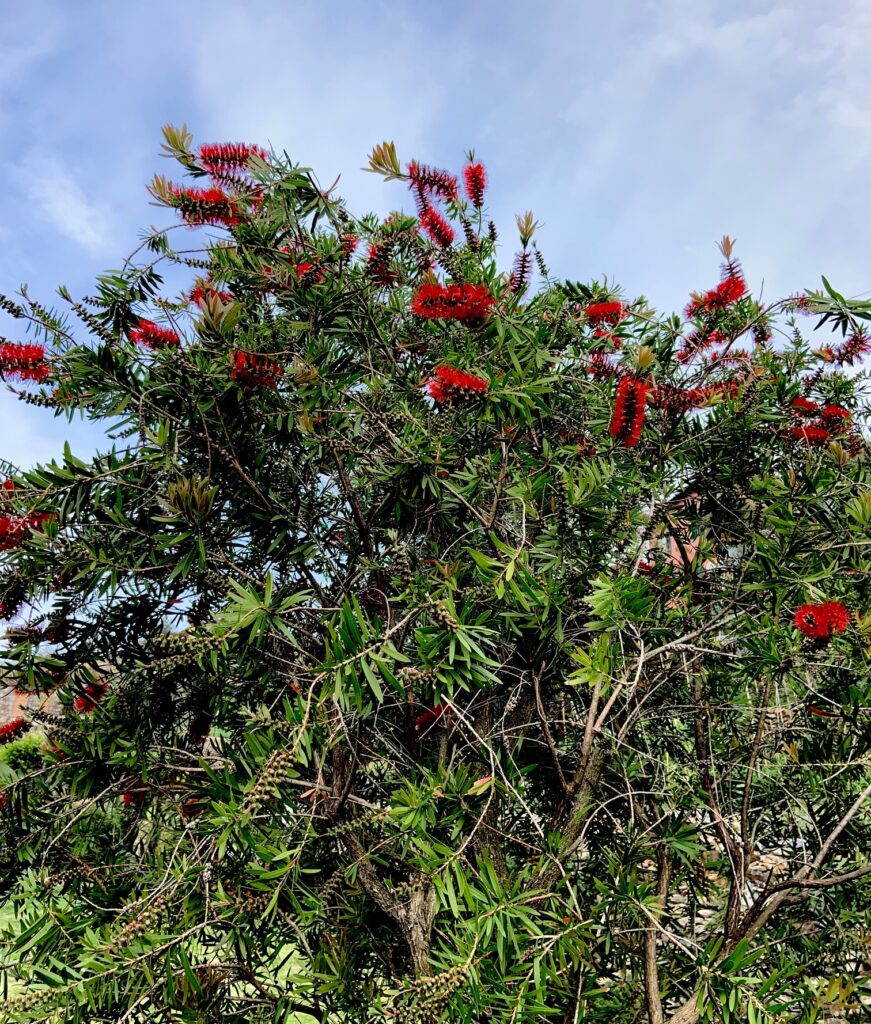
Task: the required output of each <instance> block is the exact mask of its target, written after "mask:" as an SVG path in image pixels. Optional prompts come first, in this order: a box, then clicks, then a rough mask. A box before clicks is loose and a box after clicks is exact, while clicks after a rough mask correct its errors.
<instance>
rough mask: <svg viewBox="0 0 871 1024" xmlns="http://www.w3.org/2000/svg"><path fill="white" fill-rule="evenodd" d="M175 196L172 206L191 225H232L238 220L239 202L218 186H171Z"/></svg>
mask: <svg viewBox="0 0 871 1024" xmlns="http://www.w3.org/2000/svg"><path fill="white" fill-rule="evenodd" d="M171 191H172V194H173V196H174V197H175V202H174V204H173V205H174V206H175V207H176V208H177V209H178V211H179V213H180V214H181V216H182V219H183V220H184V222H185V223H186V224H189V225H190V226H191V227H198V226H200V225H203V224H212V225H220V226H222V227H233V226H235V225H236V224H238V223H239V221H240V214H239V204H238V202H237V200H236V199H234V198H233V197H232V196H230V195H228V194H227V193H226V192H224V191H223V190H222V189H220V188H183V187H181V186H178V185H173V186H172V187H171Z"/></svg>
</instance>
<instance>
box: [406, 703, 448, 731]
mask: <svg viewBox="0 0 871 1024" xmlns="http://www.w3.org/2000/svg"><path fill="white" fill-rule="evenodd" d="M446 711H447V708H445V706H444V704H436V706H435V707H434V708H427V710H426V711H424V712H422V713H421V714H419V715H418V716H417V718H415V720H414V728H415V730H416V731H417V732H421V731H423V730H424V729H427V726H431V725H434V724H435V723H436V722H438V721H439V719H440V718H442V717H444V714H445V712H446Z"/></svg>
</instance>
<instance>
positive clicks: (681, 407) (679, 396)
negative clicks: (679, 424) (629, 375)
mask: <svg viewBox="0 0 871 1024" xmlns="http://www.w3.org/2000/svg"><path fill="white" fill-rule="evenodd" d="M710 397H711V390H710V389H709V388H689V389H686V388H679V387H675V386H674V385H672V384H657V386H656V387H655V388H653V389H652V390H651V392H650V404H651V405H652V406H653V407H654V408H656V409H662V411H663V412H664V413H666V414H673V415H680V414H681V413H685V412H689V410H690V409H698V408H699V406H702V405H704V404H705V402H707V401H708V399H709V398H710Z"/></svg>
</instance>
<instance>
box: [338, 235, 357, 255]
mask: <svg viewBox="0 0 871 1024" xmlns="http://www.w3.org/2000/svg"><path fill="white" fill-rule="evenodd" d="M341 241H342V256H343V257H344V258H345V259H346V260H347V259H350V258H351V257H352V256H353V255H354V251H355V249H356V248H357V243H358V242H359V241H360V239H359V238H357V236H356V235H354V234H351V233H350V232H345V234H344V235H342V239H341Z"/></svg>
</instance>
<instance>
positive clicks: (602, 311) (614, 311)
mask: <svg viewBox="0 0 871 1024" xmlns="http://www.w3.org/2000/svg"><path fill="white" fill-rule="evenodd" d="M584 316H585V317H586V318H587V323H588V324H590V325H591V326H593V327H597V326H599V325H601V324H609V325H610V326H611V327H616V326H617V324H619V323H620V322H621V321H622V320H624V319H625V318H626V307H625V306H624V305H623V303H622V302H592V303H590V305H589V306H587V308H586V309H585V310H584Z"/></svg>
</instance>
